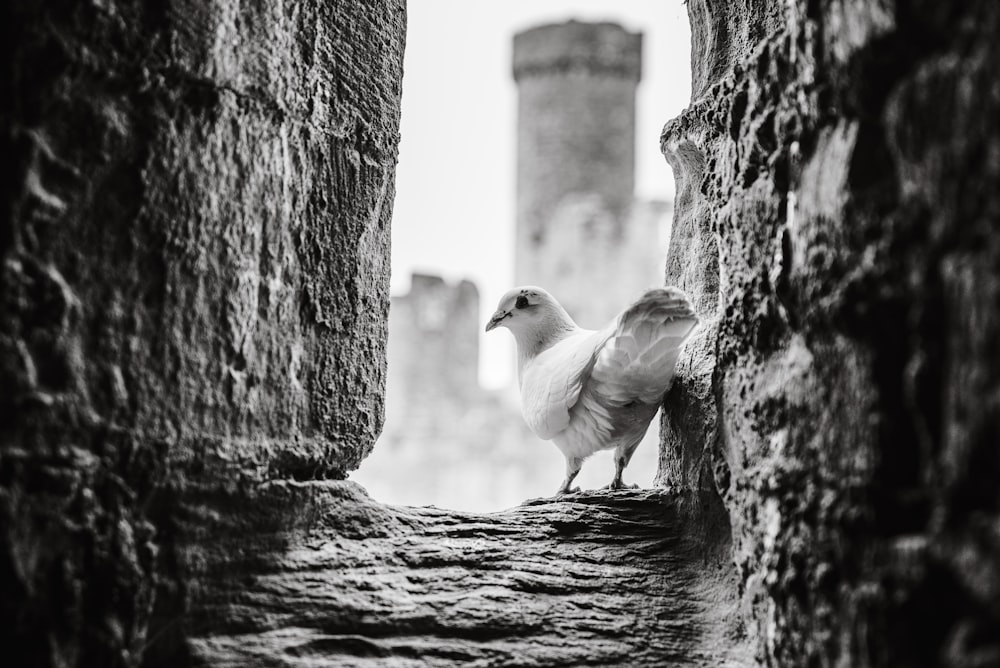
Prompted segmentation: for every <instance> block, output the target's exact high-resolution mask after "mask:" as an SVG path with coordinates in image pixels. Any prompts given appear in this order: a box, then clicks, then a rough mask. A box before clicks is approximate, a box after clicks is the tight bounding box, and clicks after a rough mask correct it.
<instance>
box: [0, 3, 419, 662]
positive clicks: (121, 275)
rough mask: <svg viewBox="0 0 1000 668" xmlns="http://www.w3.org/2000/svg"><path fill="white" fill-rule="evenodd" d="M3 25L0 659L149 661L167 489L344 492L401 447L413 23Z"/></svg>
mask: <svg viewBox="0 0 1000 668" xmlns="http://www.w3.org/2000/svg"><path fill="white" fill-rule="evenodd" d="M0 21H2V22H3V24H4V25H5V26H6V33H5V34H6V39H5V40H3V42H4V44H3V47H2V48H3V52H4V58H3V66H2V72H3V74H2V84H0V85H2V91H0V116H2V124H3V127H2V136H0V156H2V162H3V165H4V169H3V173H2V183H0V188H2V190H3V200H2V201H3V206H4V210H3V217H2V219H0V220H2V222H0V240H2V241H0V252H2V255H3V267H2V279H0V281H2V283H0V288H2V291H0V368H2V370H3V371H2V381H0V382H2V389H0V434H2V437H0V438H2V440H0V536H2V545H0V582H2V588H3V592H4V593H3V596H2V597H0V613H2V617H0V629H2V630H0V645H3V646H4V647H5V651H14V652H15V655H14V656H13V657H12V659H13V661H14V663H13V664H12V665H134V664H136V663H137V662H138V661H139V657H140V656H141V654H142V650H143V647H144V646H145V643H146V642H147V628H148V625H149V623H150V622H149V620H150V615H151V611H152V609H153V605H154V587H153V585H154V581H156V582H158V583H159V585H160V594H163V596H161V597H160V602H161V603H162V601H163V600H165V599H169V598H170V597H171V595H172V594H171V592H174V593H177V592H181V593H183V587H184V585H183V583H171V578H172V577H173V575H174V574H173V573H172V572H171V564H170V561H171V559H172V557H171V556H170V550H169V549H167V546H168V545H169V542H170V527H169V526H168V525H167V524H166V521H165V519H164V517H165V513H166V512H167V511H165V510H164V504H165V503H166V499H167V495H166V494H165V493H164V492H163V491H162V490H164V489H165V488H167V487H171V486H173V487H178V486H179V483H178V481H179V480H183V479H184V477H185V476H186V475H188V474H189V473H191V472H199V473H200V472H202V471H204V470H209V471H224V472H225V474H226V475H227V476H228V475H232V476H233V477H235V478H240V477H244V478H249V479H262V478H269V477H298V476H334V477H336V476H342V475H344V473H345V472H346V471H348V470H350V469H351V468H355V467H356V466H357V465H358V463H359V462H360V461H361V459H362V458H363V457H364V456H365V455H366V454H367V453H368V451H369V450H370V449H371V446H372V443H373V441H374V439H375V437H376V435H377V434H378V432H379V429H380V428H381V423H382V414H383V408H382V388H383V385H384V376H385V362H384V345H385V337H386V331H385V320H386V313H387V310H388V265H387V254H388V242H389V241H388V231H389V217H390V213H391V208H392V207H391V204H392V199H393V176H394V169H395V160H396V155H395V152H396V144H397V139H398V137H397V128H398V122H399V96H400V79H401V74H402V72H401V69H402V63H401V61H402V48H403V24H404V16H403V4H402V2H401V1H399V2H389V3H375V2H364V3H340V2H337V3H325V2H303V3H285V4H282V3H278V4H273V3H236V2H229V1H226V0H217V1H215V2H205V3H191V2H181V1H179V0H178V1H168V2H161V3H143V2H131V1H128V0H119V1H112V2H95V3H83V4H81V3H75V2H45V3H34V2H14V3H6V4H5V5H4V8H3V9H2V10H0ZM220 463H222V464H226V466H232V468H225V469H219V468H218V467H219V465H220ZM217 475H220V476H221V474H220V473H217ZM166 481H170V483H169V485H168V484H167V482H166ZM224 482H225V481H224ZM154 490H160V492H159V493H154ZM178 588H179V589H178ZM169 605H175V603H171V604H169ZM162 614H168V611H167V610H164V611H163V613H162ZM8 658H11V657H8Z"/></svg>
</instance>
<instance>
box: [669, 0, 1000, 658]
mask: <svg viewBox="0 0 1000 668" xmlns="http://www.w3.org/2000/svg"><path fill="white" fill-rule="evenodd" d="M688 7H689V13H690V16H691V22H692V36H693V44H692V53H693V54H694V59H695V63H694V68H693V69H694V81H693V84H694V85H693V91H694V96H693V99H692V103H691V106H690V107H689V108H688V109H687V110H686V111H685V112H684V114H682V116H681V117H679V118H677V119H675V120H673V121H671V122H670V123H668V124H667V126H666V128H665V129H664V134H663V149H664V152H665V155H666V156H667V158H668V160H669V161H670V163H671V165H672V166H673V167H674V170H675V174H676V175H677V177H678V186H679V193H678V200H677V203H676V207H675V211H676V217H675V228H674V239H675V243H676V244H677V245H675V246H674V247H673V248H672V249H671V257H670V258H669V259H668V281H669V282H673V283H677V284H679V285H681V286H682V287H684V288H685V289H688V290H690V291H693V292H694V293H695V295H696V301H697V303H698V304H699V306H700V308H701V309H702V313H703V314H704V315H705V316H706V319H707V320H709V321H710V325H711V327H712V328H714V331H713V332H711V333H710V334H709V338H710V341H709V342H708V343H707V344H705V345H697V346H693V347H692V349H691V354H690V355H689V357H688V359H687V360H683V361H682V362H681V365H680V366H681V367H682V368H683V367H684V366H685V365H687V366H689V367H691V368H695V369H697V370H698V372H697V373H694V374H690V378H689V379H687V380H686V381H684V382H681V383H680V384H679V386H678V387H677V388H675V391H674V392H673V393H672V394H671V396H670V397H668V406H670V405H671V404H673V406H672V407H671V408H670V409H669V410H668V414H667V416H666V418H665V426H666V427H667V429H666V435H667V440H666V442H665V443H664V447H663V453H662V457H661V460H662V461H661V465H662V467H663V479H664V482H666V483H668V484H673V485H676V486H678V487H683V488H698V487H699V486H700V485H701V484H702V483H703V481H704V480H705V479H714V482H715V486H716V487H717V489H718V490H719V492H720V493H721V495H722V498H723V500H724V503H725V505H726V508H727V509H728V512H729V515H730V518H731V522H732V530H733V552H734V557H735V560H736V566H737V569H738V573H739V577H740V581H741V587H740V591H741V594H742V597H743V604H744V607H743V609H744V614H745V615H746V619H747V620H748V629H749V630H750V633H751V634H752V636H753V637H754V638H755V642H756V645H757V657H758V659H759V660H760V661H762V662H764V663H767V664H772V665H788V666H804V665H815V666H822V665H830V666H833V665H850V666H868V665H885V666H899V665H907V666H911V665H942V666H973V665H975V666H987V665H991V666H992V665H998V664H1000V640H998V639H1000V633H998V632H997V630H998V629H1000V529H998V527H1000V450H998V447H997V443H998V442H1000V399H998V397H1000V316H998V314H1000V236H998V234H997V220H998V214H1000V178H998V177H1000V126H998V124H997V119H998V118H1000V80H998V78H997V77H996V64H997V63H998V62H1000V49H998V41H997V39H996V35H997V34H1000V32H998V31H1000V6H998V5H997V4H996V3H994V2H991V1H979V2H975V1H970V2H963V3H930V2H902V1H900V2H804V1H803V2H791V3H778V2H765V3H758V4H756V5H753V6H750V5H742V4H734V3H715V2H708V1H707V0H691V2H689V3H688ZM706 433H707V434H708V435H709V436H710V438H709V439H708V440H706V441H697V440H694V439H685V438H684V437H685V436H686V435H695V436H701V435H703V434H706ZM698 462H701V464H700V465H699V464H698Z"/></svg>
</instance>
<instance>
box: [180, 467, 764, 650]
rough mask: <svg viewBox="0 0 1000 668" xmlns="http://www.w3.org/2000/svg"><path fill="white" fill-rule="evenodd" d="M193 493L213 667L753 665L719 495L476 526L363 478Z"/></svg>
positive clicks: (621, 499)
mask: <svg viewBox="0 0 1000 668" xmlns="http://www.w3.org/2000/svg"><path fill="white" fill-rule="evenodd" d="M189 498H190V499H191V500H192V501H196V502H197V507H198V508H200V509H202V511H203V512H200V513H199V514H197V515H192V516H191V517H190V519H189V520H187V521H186V522H185V523H184V524H183V526H182V529H181V530H182V533H184V534H186V535H190V536H192V539H191V540H187V541H186V543H187V544H188V545H190V546H192V549H191V551H188V552H186V553H184V554H182V555H181V559H182V562H183V563H184V564H185V565H187V566H188V567H189V568H191V569H192V572H191V580H192V581H197V582H199V583H200V584H201V589H200V591H199V598H198V600H199V605H198V607H197V609H196V610H195V611H193V612H192V614H190V615H188V617H187V619H186V621H185V624H186V628H187V637H188V639H189V647H190V650H191V652H192V658H193V659H194V660H195V661H196V662H199V663H202V664H204V665H211V666H246V665H257V666H311V665H317V663H318V664H320V665H336V666H357V667H360V666H414V667H416V666H458V665H460V666H487V665H488V666H614V665H619V666H657V667H658V666H664V665H671V666H712V667H715V666H727V665H728V666H740V665H747V664H746V661H747V656H746V648H745V644H741V643H740V642H739V638H735V637H733V635H732V633H733V629H734V628H735V621H734V620H735V617H736V612H737V611H736V606H735V599H734V598H733V597H732V596H731V595H730V593H731V591H732V589H733V588H734V587H735V582H734V581H733V580H734V574H733V572H732V568H731V566H730V563H729V559H728V553H727V552H725V551H724V550H719V549H717V546H718V545H719V544H721V543H724V542H725V540H724V537H720V536H718V535H716V534H718V533H720V532H721V533H724V532H725V531H727V527H726V521H725V516H724V513H723V512H722V509H721V505H719V504H718V500H717V499H716V500H715V504H716V505H715V507H707V506H706V504H705V503H698V502H696V499H695V497H694V495H692V494H682V495H677V494H672V493H668V492H666V491H664V490H658V491H653V490H646V491H622V492H616V493H608V492H598V493H593V494H579V495H571V496H569V497H565V498H564V499H562V500H559V501H552V500H539V501H536V502H533V503H530V504H528V505H525V506H522V507H519V508H515V509H512V510H508V511H505V512H503V513H494V514H489V515H478V514H473V513H462V512H456V511H447V510H438V509H436V508H398V507H392V506H384V505H381V504H378V503H376V502H374V501H372V500H371V499H369V498H368V497H367V495H366V494H365V493H364V491H363V490H362V489H361V488H360V487H358V486H357V485H355V484H354V483H351V482H304V483H286V482H274V483H269V484H267V485H265V486H261V487H258V488H257V489H256V491H255V492H254V493H253V494H252V495H251V496H250V497H244V496H242V495H241V496H237V497H235V498H234V497H233V496H232V495H226V494H218V493H213V494H209V495H206V496H203V497H198V496H190V497H189ZM246 501H249V504H247V503H246ZM708 501H709V502H711V499H709V500H708ZM233 502H236V503H240V504H242V506H241V507H243V508H245V509H246V510H245V511H244V512H242V513H239V514H237V513H231V512H229V508H230V505H231V503H233ZM712 511H714V512H712ZM220 518H221V520H222V521H220ZM209 535H210V536H211V537H212V539H211V540H205V538H206V537H207V536H209ZM220 555H226V556H225V561H226V563H227V566H226V568H225V569H219V568H215V569H210V570H204V567H203V565H204V564H213V563H215V564H218V563H220V562H221V561H223V559H222V558H220ZM199 571H200V572H199Z"/></svg>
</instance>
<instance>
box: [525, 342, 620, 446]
mask: <svg viewBox="0 0 1000 668" xmlns="http://www.w3.org/2000/svg"><path fill="white" fill-rule="evenodd" d="M612 332H613V330H612V329H610V328H608V329H607V330H602V331H599V332H594V331H590V330H579V331H578V332H576V333H574V334H571V335H570V336H568V337H566V338H565V339H563V340H562V341H560V342H559V343H557V344H555V345H554V346H552V347H551V348H549V349H548V350H545V351H544V352H542V353H540V354H539V355H537V356H536V357H535V358H534V359H532V360H530V361H529V362H528V363H527V364H525V367H524V372H523V376H522V378H521V412H522V413H523V414H524V421H525V422H527V423H528V426H529V427H530V428H531V430H532V431H533V432H535V434H536V435H537V436H538V437H539V438H541V439H544V440H548V439H550V438H552V437H553V436H555V435H556V434H558V433H559V432H561V431H562V430H564V429H565V428H566V427H567V426H568V425H569V419H570V409H571V408H572V407H573V406H574V404H576V402H577V400H578V398H579V396H580V390H581V388H582V386H583V383H584V381H585V380H586V379H587V378H588V377H589V376H590V371H591V369H592V368H593V366H594V363H595V362H596V361H597V351H598V350H599V349H600V348H601V346H602V345H603V343H604V341H605V340H607V338H608V336H610V335H611V333H612Z"/></svg>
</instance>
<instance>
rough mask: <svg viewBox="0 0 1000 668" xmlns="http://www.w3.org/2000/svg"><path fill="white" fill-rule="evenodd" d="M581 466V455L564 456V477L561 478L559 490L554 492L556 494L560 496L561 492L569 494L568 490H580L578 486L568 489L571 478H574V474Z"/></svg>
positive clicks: (571, 481)
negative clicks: (563, 478)
mask: <svg viewBox="0 0 1000 668" xmlns="http://www.w3.org/2000/svg"><path fill="white" fill-rule="evenodd" d="M582 466H583V458H582V457H566V479H565V480H563V483H562V485H560V487H559V491H558V492H556V496H562V495H563V494H569V493H570V492H579V491H580V488H579V487H574V488H572V489H570V485H572V484H573V479H574V478H576V474H577V473H579V472H580V468H581V467H582Z"/></svg>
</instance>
